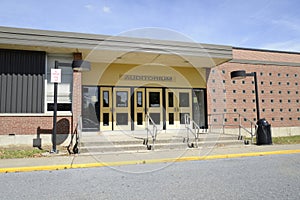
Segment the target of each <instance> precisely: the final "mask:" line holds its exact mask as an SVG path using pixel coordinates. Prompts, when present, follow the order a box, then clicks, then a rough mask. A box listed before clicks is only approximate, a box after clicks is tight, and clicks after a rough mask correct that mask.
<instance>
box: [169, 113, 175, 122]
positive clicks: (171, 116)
mask: <svg viewBox="0 0 300 200" xmlns="http://www.w3.org/2000/svg"><path fill="white" fill-rule="evenodd" d="M169 124H170V125H174V113H169Z"/></svg>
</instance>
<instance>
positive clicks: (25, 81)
mask: <svg viewBox="0 0 300 200" xmlns="http://www.w3.org/2000/svg"><path fill="white" fill-rule="evenodd" d="M27 97H28V76H27V75H23V84H22V98H21V101H22V102H21V103H20V104H22V110H21V112H22V113H26V112H29V111H28V110H27V103H28V99H27Z"/></svg>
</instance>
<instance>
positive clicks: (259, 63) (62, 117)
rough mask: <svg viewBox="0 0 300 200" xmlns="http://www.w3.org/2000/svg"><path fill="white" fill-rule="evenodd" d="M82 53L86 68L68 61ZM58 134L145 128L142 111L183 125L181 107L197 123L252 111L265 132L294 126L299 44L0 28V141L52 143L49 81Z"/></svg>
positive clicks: (168, 125)
mask: <svg viewBox="0 0 300 200" xmlns="http://www.w3.org/2000/svg"><path fill="white" fill-rule="evenodd" d="M81 60H84V61H88V62H89V63H90V64H91V65H90V68H88V69H84V67H82V68H81V67H80V66H79V67H78V66H77V67H74V65H72V63H73V61H81ZM55 62H57V63H58V68H59V69H61V82H60V83H58V93H57V103H58V104H57V105H58V107H57V109H58V112H57V143H58V144H62V145H64V144H67V143H69V141H70V134H71V133H73V132H74V131H75V128H76V126H77V124H78V121H82V129H83V133H82V134H84V132H92V131H95V132H101V134H110V133H112V131H113V132H116V131H127V132H134V131H143V130H145V128H146V121H145V120H146V116H149V117H150V118H151V119H152V120H153V122H154V123H155V124H156V125H157V126H158V128H159V129H160V130H164V131H165V132H166V133H168V131H172V130H180V129H184V125H185V123H187V121H186V116H189V119H190V120H192V121H194V122H195V123H196V124H197V125H198V126H199V127H200V128H201V129H205V130H206V129H208V130H210V128H217V129H219V128H220V127H221V129H226V130H230V132H232V133H234V132H236V131H237V127H236V126H233V125H236V124H240V125H243V126H248V125H247V123H248V122H249V121H253V122H256V121H257V119H256V113H257V110H256V102H255V95H254V93H255V91H254V80H253V78H251V77H247V78H245V79H243V80H231V78H230V72H232V71H236V70H245V71H247V72H256V73H257V76H258V77H257V80H258V93H259V95H258V96H259V104H260V110H259V111H260V116H261V118H266V119H267V120H268V121H269V123H270V124H271V125H272V134H273V136H281V135H297V134H299V130H300V107H299V105H300V102H299V86H298V84H299V83H300V81H299V76H300V68H299V67H300V53H298V52H283V51H272V50H259V49H249V48H237V47H231V46H225V45H212V44H200V43H192V42H179V41H166V40H154V39H142V38H130V37H113V36H105V35H95V34H82V33H71V32H58V31H45V30H32V29H23V28H11V27H0V145H12V144H32V143H34V141H35V140H36V139H39V138H41V139H42V140H43V144H51V133H52V128H53V109H54V108H53V107H54V84H53V83H52V82H51V69H52V68H54V66H55Z"/></svg>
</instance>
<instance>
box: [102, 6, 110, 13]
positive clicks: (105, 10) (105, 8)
mask: <svg viewBox="0 0 300 200" xmlns="http://www.w3.org/2000/svg"><path fill="white" fill-rule="evenodd" d="M102 11H103V12H105V13H111V10H110V7H108V6H103V8H102Z"/></svg>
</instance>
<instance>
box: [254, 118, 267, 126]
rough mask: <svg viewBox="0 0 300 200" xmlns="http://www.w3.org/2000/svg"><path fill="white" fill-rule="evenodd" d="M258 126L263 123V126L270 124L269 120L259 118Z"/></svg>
mask: <svg viewBox="0 0 300 200" xmlns="http://www.w3.org/2000/svg"><path fill="white" fill-rule="evenodd" d="M256 124H257V125H258V126H259V125H261V126H268V125H269V122H268V121H267V120H266V119H265V118H262V119H259V120H258V121H257V123H256Z"/></svg>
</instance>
